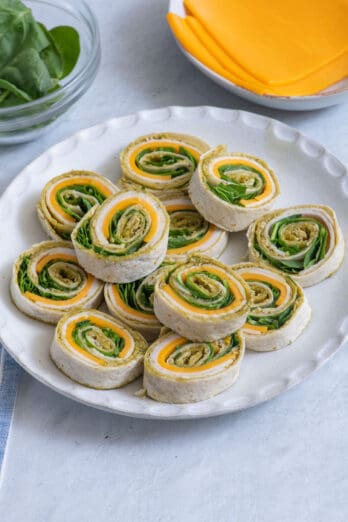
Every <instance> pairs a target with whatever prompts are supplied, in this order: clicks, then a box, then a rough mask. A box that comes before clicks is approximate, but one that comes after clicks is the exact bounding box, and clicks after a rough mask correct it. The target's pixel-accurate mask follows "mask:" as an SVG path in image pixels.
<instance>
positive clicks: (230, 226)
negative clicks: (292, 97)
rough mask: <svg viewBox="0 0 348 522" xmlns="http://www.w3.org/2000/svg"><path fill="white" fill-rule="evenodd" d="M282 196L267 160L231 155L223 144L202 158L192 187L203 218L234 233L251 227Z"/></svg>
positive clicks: (239, 154)
mask: <svg viewBox="0 0 348 522" xmlns="http://www.w3.org/2000/svg"><path fill="white" fill-rule="evenodd" d="M279 193H280V191H279V183H278V180H277V178H276V176H275V174H274V172H273V171H272V170H271V169H270V168H269V167H268V165H267V164H266V163H265V162H264V161H262V160H260V159H259V158H256V157H254V156H249V155H248V154H241V153H239V152H235V153H228V152H227V150H226V147H224V146H223V145H221V146H219V147H216V148H215V149H212V150H210V151H208V152H207V153H205V154H204V155H203V156H201V159H200V162H199V165H198V168H197V170H196V172H195V173H194V175H193V176H192V179H191V183H190V187H189V194H190V197H191V200H192V202H193V204H194V205H195V207H196V208H197V210H198V211H199V212H200V213H201V214H202V216H204V217H205V219H206V220H207V221H209V222H211V223H214V224H215V225H216V226H218V227H220V228H223V229H224V230H228V231H230V232H237V231H239V230H244V229H245V228H247V227H248V226H249V225H250V223H251V222H252V221H254V220H255V219H256V218H258V217H259V216H261V215H262V214H264V213H265V212H267V211H268V210H269V209H270V208H271V207H272V205H273V203H274V201H275V199H276V198H277V197H278V195H279Z"/></svg>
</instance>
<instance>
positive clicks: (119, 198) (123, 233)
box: [71, 191, 169, 283]
mask: <svg viewBox="0 0 348 522" xmlns="http://www.w3.org/2000/svg"><path fill="white" fill-rule="evenodd" d="M168 231H169V217H168V214H167V212H166V210H165V208H164V206H163V205H162V203H161V202H160V201H159V200H158V199H157V198H156V197H154V196H153V195H152V194H149V193H145V192H138V191H124V192H119V193H118V194H115V195H114V196H113V197H111V198H109V199H108V200H106V201H105V202H104V203H103V204H102V205H100V206H99V207H98V208H97V207H95V208H93V209H91V210H90V211H89V212H88V213H87V214H86V215H85V217H84V218H83V219H82V220H81V221H80V223H79V224H78V225H77V226H76V228H75V229H74V231H73V233H72V236H71V237H72V242H73V245H74V247H75V250H76V255H77V257H78V260H79V262H80V264H81V265H82V266H83V267H85V269H86V270H87V271H88V272H90V273H91V274H94V275H95V276H96V277H99V279H101V280H102V281H106V282H109V283H129V282H131V281H136V280H137V279H141V278H142V277H145V276H147V275H148V274H150V273H151V272H153V271H154V270H155V269H156V268H157V267H158V266H159V265H160V264H161V263H162V261H163V259H164V257H165V255H166V250H167V243H168Z"/></svg>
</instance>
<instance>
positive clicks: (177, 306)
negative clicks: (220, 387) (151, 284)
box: [154, 254, 250, 341]
mask: <svg viewBox="0 0 348 522" xmlns="http://www.w3.org/2000/svg"><path fill="white" fill-rule="evenodd" d="M249 298H250V290H249V287H248V285H247V284H246V283H245V282H244V280H243V279H242V278H241V277H240V276H239V275H238V274H236V273H234V272H233V270H232V269H231V268H229V267H227V266H225V265H223V264H222V263H219V262H218V261H216V260H215V259H212V258H209V257H207V256H200V255H198V254H196V255H191V256H189V257H188V258H187V260H186V261H184V262H181V263H178V264H177V265H175V268H174V270H171V271H170V270H169V271H167V272H166V273H165V274H163V275H161V276H160V277H158V279H157V281H156V285H155V295H154V310H155V314H156V316H157V318H158V319H159V321H160V322H161V323H163V324H164V325H165V326H168V328H170V329H171V330H173V331H175V332H177V333H178V334H180V335H182V336H183V337H186V338H187V339H191V340H192V341H213V340H216V339H220V338H221V337H224V336H225V335H228V334H229V333H231V332H234V331H235V330H238V328H240V327H241V326H243V324H244V322H245V320H246V318H247V315H248V312H249V305H248V301H249Z"/></svg>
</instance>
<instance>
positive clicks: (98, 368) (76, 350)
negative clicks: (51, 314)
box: [50, 310, 147, 390]
mask: <svg viewBox="0 0 348 522" xmlns="http://www.w3.org/2000/svg"><path fill="white" fill-rule="evenodd" d="M146 349H147V342H146V341H145V339H144V338H143V336H142V335H140V334H139V333H138V332H134V331H133V330H131V329H130V328H128V327H126V326H125V325H123V324H121V323H119V322H118V321H116V320H115V319H114V318H113V317H111V316H109V315H107V314H104V313H102V312H99V311H98V310H88V311H87V310H78V311H75V312H71V313H68V314H66V315H64V316H63V317H62V318H61V320H60V321H59V323H58V324H57V327H56V331H55V335H54V338H53V341H52V344H51V347H50V354H51V358H52V360H53V361H54V363H55V364H56V366H57V367H58V368H59V369H60V370H61V371H62V372H63V373H64V374H65V375H67V376H68V377H70V379H72V380H74V381H76V382H78V383H80V384H83V385H85V386H89V387H91V388H97V389H103V390H107V389H110V388H119V387H120V386H124V385H125V384H128V383H129V382H131V381H133V380H134V379H136V378H137V377H139V375H141V374H142V371H143V358H144V353H145V351H146Z"/></svg>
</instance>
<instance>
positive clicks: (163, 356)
mask: <svg viewBox="0 0 348 522" xmlns="http://www.w3.org/2000/svg"><path fill="white" fill-rule="evenodd" d="M186 343H187V339H185V338H184V337H179V338H178V339H174V340H173V341H171V342H170V343H168V344H167V345H166V346H165V347H164V348H162V350H161V351H160V353H159V354H158V358H157V362H158V364H159V365H160V366H162V368H166V369H167V370H171V371H173V372H179V373H199V372H202V371H204V370H209V369H210V368H214V367H215V366H219V365H221V364H223V363H225V362H226V361H228V360H229V359H234V358H235V354H234V353H228V354H226V355H223V356H222V357H220V358H219V359H215V361H210V362H208V363H206V364H202V365H201V366H195V367H192V368H180V367H178V366H174V365H171V364H168V363H167V359H168V357H169V356H170V355H171V354H172V353H173V352H174V351H175V350H176V349H177V348H179V347H180V346H182V345H184V344H186Z"/></svg>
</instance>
